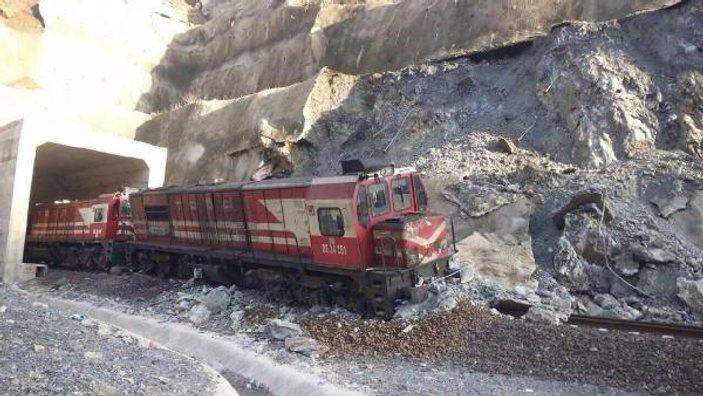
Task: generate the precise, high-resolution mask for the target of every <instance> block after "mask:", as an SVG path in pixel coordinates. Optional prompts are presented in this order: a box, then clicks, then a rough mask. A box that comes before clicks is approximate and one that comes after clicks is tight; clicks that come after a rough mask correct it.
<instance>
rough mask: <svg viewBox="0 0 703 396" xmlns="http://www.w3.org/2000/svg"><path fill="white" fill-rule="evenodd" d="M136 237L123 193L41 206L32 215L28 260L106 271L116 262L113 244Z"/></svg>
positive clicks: (26, 258) (26, 251)
mask: <svg viewBox="0 0 703 396" xmlns="http://www.w3.org/2000/svg"><path fill="white" fill-rule="evenodd" d="M133 237H134V229H133V227H132V223H131V214H130V210H129V202H128V200H127V197H126V196H123V195H121V194H106V195H101V196H99V197H98V198H96V199H92V200H88V201H73V202H65V203H52V204H38V205H36V206H35V207H34V208H33V209H32V212H31V221H30V224H29V233H28V235H27V239H26V240H27V242H26V249H25V256H26V257H25V260H27V261H46V262H54V263H60V264H63V265H68V266H74V267H86V268H106V267H108V266H109V265H110V263H111V262H113V261H114V260H115V257H114V256H113V246H114V243H115V242H119V241H126V240H130V239H132V238H133Z"/></svg>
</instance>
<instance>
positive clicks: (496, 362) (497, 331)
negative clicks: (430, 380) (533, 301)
mask: <svg viewBox="0 0 703 396" xmlns="http://www.w3.org/2000/svg"><path fill="white" fill-rule="evenodd" d="M303 326H304V327H305V328H306V329H307V330H308V331H309V332H310V333H311V334H312V336H313V337H314V338H316V339H317V340H319V341H321V342H322V343H324V344H325V345H327V346H329V347H330V350H331V351H333V352H332V353H334V354H336V355H337V356H338V357H342V356H344V355H351V356H363V355H371V356H404V357H409V358H416V359H423V360H428V361H433V360H443V361H451V362H454V363H455V364H458V365H461V366H463V367H465V368H466V369H467V370H470V371H479V372H484V373H494V374H506V375H509V374H513V375H514V374H518V375H529V376H535V377H539V378H545V379H552V380H559V381H566V382H579V383H588V384H595V385H601V386H610V387H617V388H622V389H629V390H633V391H644V392H647V393H652V394H689V395H700V394H703V378H702V377H701V376H700V375H699V373H700V372H701V370H703V360H701V358H700V357H701V356H702V355H703V342H700V341H699V340H695V339H689V338H663V337H661V336H657V335H649V334H638V335H635V334H630V333H626V332H619V331H601V330H599V329H594V328H576V327H571V326H552V325H546V324H537V323H529V322H524V321H521V320H510V319H506V318H502V317H498V316H492V315H491V314H490V313H488V312H486V311H483V310H482V309H480V308H478V307H475V306H473V305H472V304H471V303H470V302H466V301H465V302H462V303H460V304H459V306H458V307H457V308H455V309H454V310H452V311H450V312H446V313H440V314H434V315H430V316H427V317H423V318H421V319H418V320H415V321H406V322H387V323H379V322H373V321H354V322H335V321H332V320H325V321H321V322H314V321H305V322H303Z"/></svg>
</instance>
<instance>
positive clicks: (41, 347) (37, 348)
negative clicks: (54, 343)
mask: <svg viewBox="0 0 703 396" xmlns="http://www.w3.org/2000/svg"><path fill="white" fill-rule="evenodd" d="M44 349H46V348H45V347H44V345H39V344H34V352H44Z"/></svg>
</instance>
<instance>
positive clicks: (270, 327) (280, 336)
mask: <svg viewBox="0 0 703 396" xmlns="http://www.w3.org/2000/svg"><path fill="white" fill-rule="evenodd" d="M264 334H266V335H267V336H268V337H270V338H273V339H276V340H285V339H286V338H291V337H299V336H301V335H302V334H303V329H301V328H300V326H298V325H297V324H295V323H291V322H286V321H284V320H280V319H271V320H269V322H268V323H267V324H266V326H264Z"/></svg>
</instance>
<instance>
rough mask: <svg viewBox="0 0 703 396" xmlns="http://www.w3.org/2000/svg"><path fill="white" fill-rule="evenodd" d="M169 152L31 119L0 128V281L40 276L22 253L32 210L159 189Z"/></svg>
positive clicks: (99, 133)
mask: <svg viewBox="0 0 703 396" xmlns="http://www.w3.org/2000/svg"><path fill="white" fill-rule="evenodd" d="M165 171H166V149H165V148H162V147H157V146H153V145H150V144H147V143H143V142H138V141H134V140H131V139H128V138H123V137H119V136H115V135H110V134H105V133H101V132H99V131H93V130H88V129H85V128H83V127H81V126H79V125H75V124H72V123H66V122H63V121H60V120H55V119H47V118H44V117H28V118H24V119H22V120H17V121H14V122H12V123H10V124H7V125H4V126H0V185H2V186H3V188H2V189H0V279H2V280H3V281H6V282H12V281H22V280H24V279H27V278H31V277H34V276H36V274H37V272H38V269H37V268H38V267H37V266H36V265H28V264H36V263H24V262H23V253H24V248H25V240H26V235H27V229H28V224H29V219H30V216H31V213H32V207H34V206H35V204H37V203H52V202H54V201H57V200H61V201H63V200H69V201H76V200H87V199H93V198H97V197H98V196H99V195H102V194H112V193H115V192H117V191H120V190H121V189H122V188H125V187H130V188H145V187H151V188H154V187H160V186H161V185H162V184H163V181H164V176H165Z"/></svg>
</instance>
